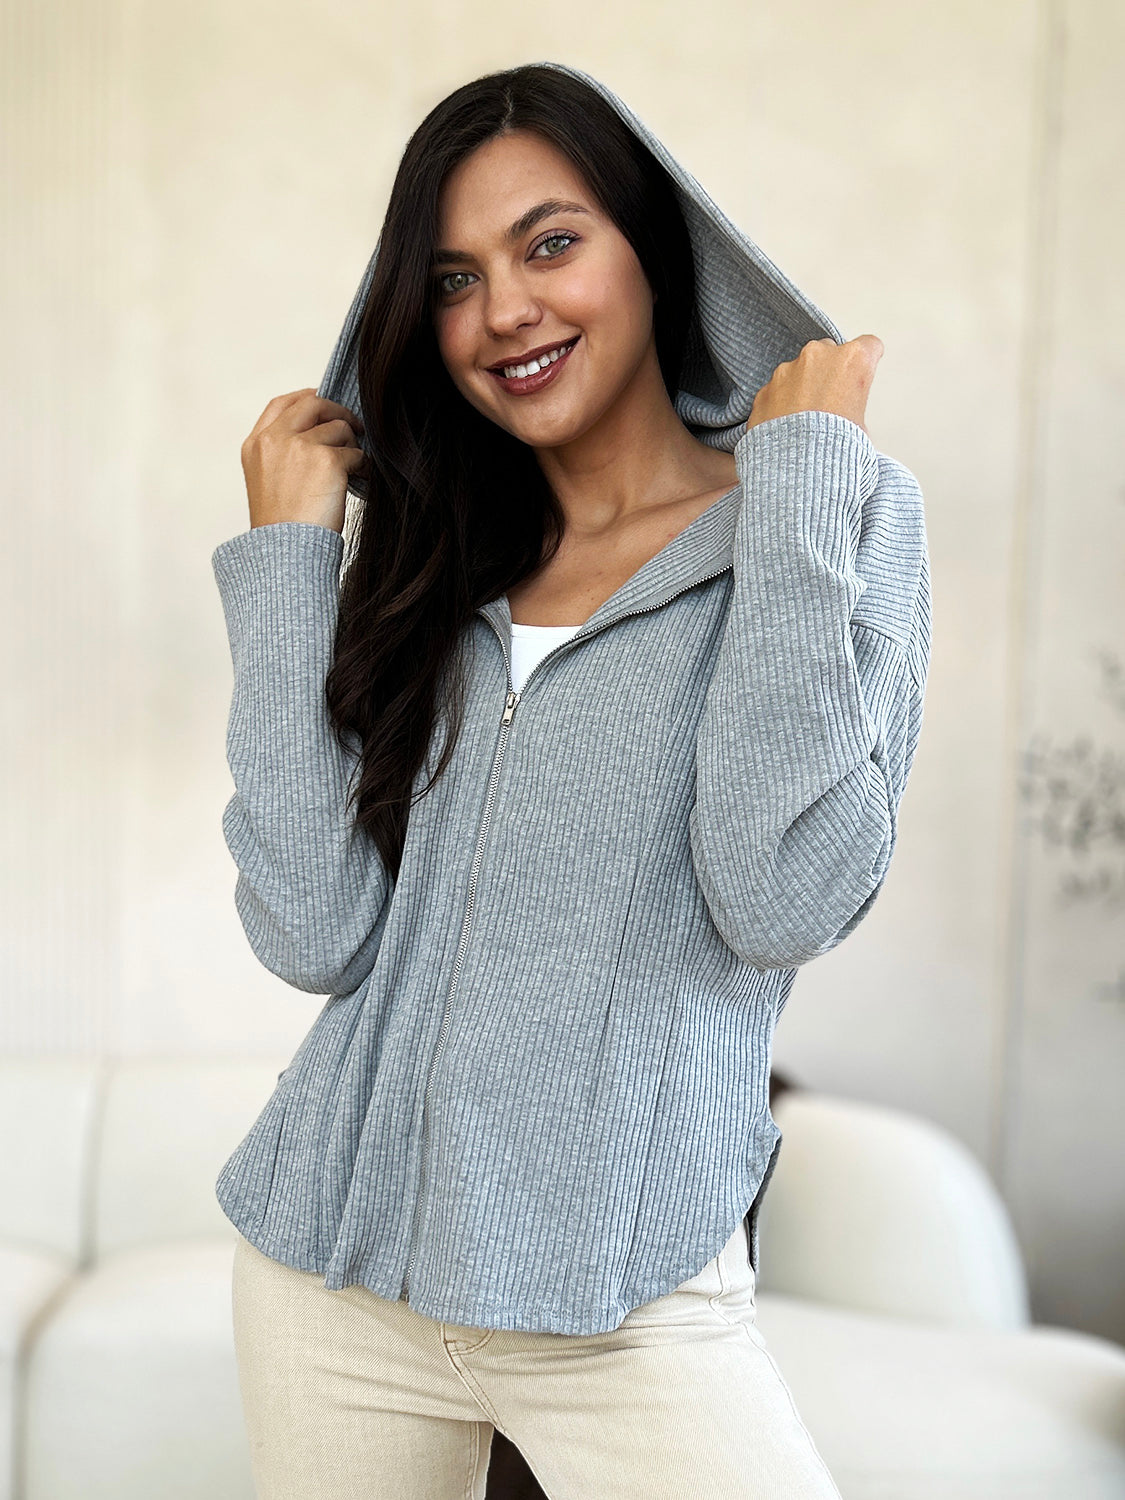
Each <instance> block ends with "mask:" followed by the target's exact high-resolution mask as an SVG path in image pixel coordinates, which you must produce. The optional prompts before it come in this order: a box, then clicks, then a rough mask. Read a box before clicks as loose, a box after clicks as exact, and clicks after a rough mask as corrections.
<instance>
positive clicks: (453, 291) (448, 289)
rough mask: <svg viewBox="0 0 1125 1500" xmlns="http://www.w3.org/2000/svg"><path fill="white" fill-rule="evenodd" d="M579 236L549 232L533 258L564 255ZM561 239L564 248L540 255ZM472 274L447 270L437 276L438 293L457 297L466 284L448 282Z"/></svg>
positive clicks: (550, 258)
mask: <svg viewBox="0 0 1125 1500" xmlns="http://www.w3.org/2000/svg"><path fill="white" fill-rule="evenodd" d="M577 238H578V236H577V235H576V234H567V233H566V232H565V231H562V232H560V233H558V234H548V235H546V236H545V238H543V239H541V240H540V241H539V243H538V245H536V247H535V249H534V250H533V251H532V257H533V259H538V260H554V259H555V258H556V257H557V256H559V255H562V253H563V251H565V250H568V249H569V248H570V246H571V245H572V244H573V243H574V242H575V240H576V239H577ZM560 241H565V244H563V248H562V250H553V251H551V252H550V254H548V255H540V254H539V253H538V252H539V251H540V250H542V248H543V246H544V245H551V244H558V243H559V242H560ZM471 275H472V272H471V271H446V272H445V274H444V275H442V276H439V277H438V278H437V281H436V283H435V284H436V287H437V290H438V293H439V294H440V295H443V296H446V297H455V296H456V295H457V293H458V292H463V291H464V290H465V288H464V286H447V285H446V282H449V281H453V280H454V279H455V278H456V277H458V276H471Z"/></svg>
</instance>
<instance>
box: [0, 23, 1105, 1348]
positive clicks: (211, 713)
mask: <svg viewBox="0 0 1125 1500" xmlns="http://www.w3.org/2000/svg"><path fill="white" fill-rule="evenodd" d="M688 14H690V24H685V16H686V15H688ZM4 40H5V45H4V47H3V52H2V60H0V68H3V70H4V72H3V75H2V76H0V99H2V101H3V102H2V104H0V109H2V110H3V116H2V118H0V152H2V153H3V156H2V163H0V165H2V173H0V192H2V193H3V203H2V209H3V212H2V215H0V222H2V223H3V225H4V226H5V227H4V232H3V239H2V241H0V254H2V256H3V265H2V266H0V270H2V272H3V274H2V275H0V296H2V297H3V299H4V305H3V327H4V329H5V340H4V344H5V364H4V387H3V393H2V394H3V399H2V401H0V422H3V424H4V426H3V453H4V471H5V481H6V482H5V486H4V518H3V519H4V534H5V538H6V541H7V543H8V546H7V547H6V548H4V549H3V557H4V570H5V571H4V578H3V587H2V590H0V597H2V607H3V611H4V613H3V616H2V619H0V624H2V625H3V629H2V631H0V639H2V640H3V643H4V649H5V650H6V651H7V653H8V661H7V663H6V673H5V687H4V693H3V704H4V715H5V718H4V734H3V743H4V749H5V752H6V757H7V774H6V785H7V787H8V789H9V795H8V797H7V799H6V805H5V808H4V810H3V816H2V819H0V826H2V829H3V834H2V837H3V840H4V844H3V866H2V870H3V876H2V878H3V882H4V884H3V893H2V894H3V902H2V913H0V932H2V944H3V947H2V954H3V965H4V968H3V979H2V995H3V1000H2V1012H0V1021H2V1025H3V1035H2V1036H0V1047H2V1048H3V1049H4V1050H7V1051H10V1052H22V1051H34V1052H61V1051H76V1052H82V1051H88V1050H100V1051H108V1052H114V1053H119V1052H120V1053H129V1054H136V1053H152V1052H161V1053H164V1052H173V1053H175V1052H192V1053H225V1052H241V1053H251V1052H263V1053H267V1054H269V1055H271V1056H272V1055H276V1054H278V1053H286V1055H287V1053H288V1050H291V1049H292V1048H293V1047H295V1045H296V1043H297V1041H298V1040H299V1039H300V1038H301V1037H302V1036H303V1035H304V1034H305V1031H306V1030H307V1028H308V1026H309V1025H310V1024H311V1021H312V1019H313V1017H314V1015H315V1014H316V1011H317V1009H318V1007H319V1005H320V1003H321V1002H320V1001H319V1000H318V999H317V998H316V997H313V996H306V995H302V994H300V993H298V992H297V991H294V990H291V989H289V988H288V987H286V986H285V985H284V984H282V982H281V981H280V980H277V979H274V978H273V977H272V976H271V975H269V974H268V973H266V972H265V971H264V970H263V969H262V968H261V967H260V966H259V965H258V964H257V962H256V960H255V959H254V957H253V955H252V954H251V953H250V951H249V948H248V946H247V944H246V942H245V939H244V937H243V935H242V931H241V928H240V927H239V926H238V922H237V917H236V915H235V912H234V907H233V899H232V895H233V884H234V868H233V865H232V863H231V861H230V858H229V856H228V854H227V851H226V848H225V845H224V844H223V842H222V837H221V831H220V826H219V819H220V815H221V812H222V808H223V805H224V803H225V801H226V799H227V797H228V796H229V794H230V789H231V787H230V780H229V773H228V772H227V768H226V762H225V758H224V730H225V723H226V714H227V709H228V704H229V693H230V660H229V654H228V649H227V643H226V637H225V633H224V629H223V622H222V617H221V610H220V605H219V599H218V594H217V592H216V590H215V587H214V582H213V579H212V576H211V570H210V553H211V550H212V549H213V548H214V546H216V545H217V543H218V542H220V541H222V540H224V539H226V538H227V537H229V536H232V535H234V534H235V533H236V532H239V531H241V530H243V529H245V527H246V525H247V516H246V500H245V494H244V491H243V488H242V476H241V471H240V465H239V446H240V444H241V442H242V439H243V438H244V437H245V435H246V433H247V432H248V431H249V429H250V427H251V426H252V424H253V422H254V421H255V420H256V418H257V416H258V414H259V412H260V411H261V408H262V407H263V406H264V405H265V403H266V401H267V400H268V399H269V398H270V397H271V396H272V395H274V394H277V393H278V392H281V391H287V390H293V389H296V388H298V387H301V386H307V385H316V384H317V382H318V381H319V379H320V376H321V374H322V371H323V368H324V364H325V361H326V359H327V356H328V352H329V349H330V347H331V343H332V341H333V338H334V336H335V333H336V330H337V328H338V326H339V324H340V321H341V319H342V317H343V314H344V312H345V310H346V307H347V304H348V302H349V300H350V297H351V294H352V291H353V289H354V286H355V284H356V282H357V280H358V278H359V274H360V272H361V271H362V268H363V266H364V264H365V262H366V260H367V257H368V255H369V253H370V250H371V248H372V246H373V244H374V240H375V236H376V234H377V232H378V227H379V224H380V222H381V216H382V209H383V206H384V204H385V201H386V195H387V192H388V190H389V186H390V180H391V176H392V174H393V171H394V168H395V165H396V163H397V160H398V156H399V154H400V152H401V149H402V146H403V144H404V143H405V139H406V136H407V134H408V133H409V131H410V130H411V129H412V128H413V126H414V125H415V124H416V123H417V122H418V120H419V119H420V118H421V115H422V114H423V113H424V112H425V110H426V109H427V108H428V107H429V106H430V105H431V104H433V103H434V102H435V101H436V100H437V99H438V98H440V97H441V96H442V95H443V94H444V93H446V92H448V91H449V90H450V89H451V88H453V87H455V86H456V85H457V84H459V83H461V82H463V81H465V80H466V79H468V78H470V77H473V76H476V75H477V74H479V73H482V72H485V71H487V70H489V69H491V68H494V67H500V66H506V65H510V64H512V63H515V62H526V61H535V60H539V59H542V58H556V59H558V60H561V61H568V62H572V63H575V64H577V65H578V66H580V67H584V68H587V69H588V70H590V71H591V72H593V73H595V74H597V75H598V76H600V77H602V78H604V79H605V81H606V82H607V83H609V84H610V85H611V87H613V88H615V89H616V90H617V91H618V92H619V93H620V94H622V96H623V97H624V98H625V99H626V100H627V101H628V102H629V103H630V104H632V105H633V107H634V108H635V109H637V111H638V112H639V113H640V114H641V115H642V117H643V118H645V119H646V120H647V121H648V122H649V123H650V124H651V125H652V126H653V128H654V129H655V130H656V131H657V133H658V134H660V135H661V136H662V137H663V138H664V139H665V141H666V142H667V143H668V145H669V147H670V148H671V149H672V151H673V152H675V153H676V154H677V155H678V156H679V157H680V158H681V160H683V161H684V162H685V164H686V165H688V166H689V167H690V168H691V169H692V170H693V171H694V172H695V173H696V175H697V176H699V177H700V179H701V180H702V181H703V183H704V185H705V186H706V187H707V188H708V190H709V191H710V192H711V193H712V195H713V196H714V197H715V198H716V199H717V201H718V202H719V203H720V204H722V205H723V207H724V208H725V209H726V210H727V212H728V213H730V214H731V216H732V217H733V218H735V219H736V220H737V221H738V222H739V223H741V224H742V225H743V226H744V227H745V228H746V229H747V231H748V232H749V233H750V234H751V235H752V236H753V237H754V238H755V239H756V240H757V241H758V242H759V243H760V244H761V245H762V247H763V249H764V250H765V251H766V253H767V254H768V255H769V256H770V257H771V258H772V259H773V260H775V261H776V262H777V263H778V264H779V265H780V266H781V267H782V268H783V269H784V270H785V271H786V272H787V273H788V274H789V275H791V276H792V277H793V279H794V280H795V281H796V282H797V283H798V284H799V285H800V286H801V287H802V288H804V289H805V290H806V291H807V292H808V294H809V295H810V296H811V297H812V298H813V300H814V301H815V302H817V303H818V304H819V305H820V306H821V307H822V308H823V309H824V310H825V311H826V312H827V313H828V314H829V316H830V317H831V318H832V319H833V320H834V321H835V322H836V323H837V324H838V326H839V327H840V328H841V329H842V330H843V331H844V333H845V335H846V336H848V337H851V336H853V335H855V334H857V333H861V332H866V331H871V332H875V333H877V334H879V336H880V337H881V338H882V339H883V341H884V343H885V345H886V355H885V357H884V359H883V361H882V362H881V364H880V367H879V371H878V376H877V380H876V383H875V386H874V389H873V392H872V395H871V399H870V402H869V406H868V426H869V428H870V430H871V432H872V436H873V437H874V439H875V441H876V445H877V446H878V447H880V448H881V449H882V450H883V451H885V452H888V453H891V454H893V455H895V456H896V457H899V458H901V459H902V460H903V461H904V462H905V463H907V464H909V465H910V467H911V468H912V469H913V470H914V472H915V473H916V474H917V475H918V476H919V478H920V480H921V481H922V484H923V488H924V490H925V492H926V497H927V513H928V524H929V534H930V544H931V554H932V561H933V578H934V651H933V662H932V669H931V677H930V687H929V692H928V697H927V707H926V718H925V724H924V728H923V734H922V741H921V747H920V749H919V752H918V756H917V760H916V763H915V768H914V773H913V777H912V780H911V784H910V787H909V789H908V792H907V796H906V799H905V802H904V804H903V809H902V815H901V820H900V844H899V849H898V852H897V854H896V859H895V863H894V866H893V868H892V872H891V875H890V877H889V879H888V882H887V885H886V888H885V890H884V893H883V895H882V896H881V898H880V900H879V902H878V903H877V905H876V907H875V909H874V910H873V912H872V914H871V916H870V917H869V918H868V919H867V921H866V922H865V923H864V925H863V926H862V927H861V929H859V931H857V933H856V935H855V936H854V937H853V938H852V939H851V940H850V941H849V942H848V943H846V944H844V945H842V946H841V947H840V948H839V949H837V950H835V951H834V952H833V953H832V954H829V955H828V956H826V957H825V958H824V959H822V960H820V961H819V962H817V963H815V964H813V965H810V966H809V967H808V968H806V969H805V970H804V971H803V972H802V974H801V975H800V976H799V979H798V982H797V987H796V989H795V991H794V994H793V998H792V999H791V1001H790V1003H789V1005H788V1006H787V1008H786V1012H785V1015H784V1018H783V1020H782V1024H781V1027H780V1029H779V1032H778V1038H777V1046H776V1054H775V1061H776V1063H777V1065H778V1066H779V1067H780V1068H783V1069H784V1070H785V1071H786V1072H788V1073H790V1074H791V1075H793V1076H794V1077H795V1078H796V1079H797V1080H798V1081H799V1082H802V1083H805V1084H808V1085H810V1086H813V1087H818V1088H824V1089H830V1090H834V1091H838V1092H840V1093H843V1094H848V1095H852V1096H855V1097H862V1098H870V1099H875V1100H880V1101H886V1102H888V1103H891V1104H894V1105H898V1106H903V1107H905V1108H908V1109H913V1110H917V1111H918V1112H920V1113H921V1114H923V1115H926V1116H928V1117H930V1118H932V1119H934V1120H936V1121H938V1122H939V1123H941V1124H943V1125H945V1126H946V1127H948V1128H949V1129H951V1130H953V1131H954V1132H955V1133H956V1134H957V1135H958V1136H959V1137H960V1138H961V1139H962V1140H964V1141H965V1142H966V1143H967V1144H968V1145H969V1146H970V1147H971V1148H972V1149H973V1150H974V1151H975V1152H976V1153H977V1154H978V1155H979V1156H980V1158H981V1159H982V1160H983V1161H984V1163H985V1165H986V1166H987V1167H988V1168H989V1170H990V1171H991V1173H992V1174H993V1176H994V1178H995V1180H996V1181H997V1182H998V1184H999V1186H1000V1188H1001V1190H1002V1192H1003V1193H1004V1195H1005V1198H1006V1200H1007V1202H1008V1204H1009V1206H1010V1208H1011V1210H1012V1212H1013V1215H1014V1217H1015V1221H1016V1226H1017V1230H1018V1232H1019V1234H1020V1238H1021V1241H1022V1244H1023V1247H1024V1250H1025V1253H1026V1255H1027V1258H1028V1264H1029V1271H1030V1274H1031V1282H1032V1295H1033V1310H1034V1314H1035V1316H1036V1317H1037V1318H1038V1319H1039V1320H1043V1321H1050V1322H1058V1323H1063V1324H1068V1325H1071V1326H1074V1327H1078V1328H1085V1329H1089V1330H1091V1331H1094V1332H1099V1333H1103V1334H1107V1335H1109V1336H1111V1337H1116V1338H1118V1339H1125V1279H1123V1277H1122V1274H1121V1253H1120V1247H1121V1245H1122V1244H1123V1243H1125V1182H1123V1180H1122V1172H1121V1167H1120V1161H1121V1157H1122V1154H1123V1153H1122V1134H1123V1133H1122V1114H1123V1109H1122V1103H1121V1101H1122V1099H1123V1098H1125V1091H1123V1090H1122V1088H1121V1079H1122V1077H1123V1075H1125V1068H1123V1063H1125V901H1123V899H1122V884H1123V882H1125V868H1123V866H1125V851H1123V848H1122V841H1121V832H1120V827H1119V828H1118V831H1117V834H1116V839H1117V842H1116V843H1114V842H1113V838H1112V836H1111V833H1110V832H1107V831H1105V830H1106V829H1108V828H1109V826H1110V823H1111V820H1112V818H1113V816H1114V814H1115V812H1116V815H1117V816H1118V818H1120V817H1121V809H1122V799H1123V795H1125V794H1123V790H1122V769H1121V767H1122V754H1123V749H1125V743H1123V742H1125V675H1123V674H1125V648H1123V644H1122V626H1123V621H1125V607H1123V598H1125V596H1123V591H1122V586H1121V585H1122V557H1123V546H1122V544H1123V540H1125V476H1123V473H1122V464H1121V456H1122V455H1121V431H1122V423H1121V418H1120V414H1119V413H1120V406H1121V402H1122V398H1123V396H1125V356H1123V354H1122V341H1121V335H1120V329H1121V327H1122V325H1123V322H1125V296H1123V293H1122V290H1121V282H1120V266H1121V264H1122V230H1123V227H1125V214H1123V212H1122V203H1121V197H1120V178H1121V169H1120V163H1121V160H1122V157H1123V145H1125V141H1123V135H1125V116H1123V112H1122V106H1121V103H1120V95H1121V89H1120V81H1121V76H1122V66H1121V65H1122V56H1123V51H1125V46H1123V44H1125V12H1123V11H1122V8H1121V7H1120V6H1119V5H1117V4H1115V3H1112V0H1041V3H1032V0H990V3H989V4H988V5H981V4H979V3H974V4H965V3H962V0H953V3H948V4H945V5H943V6H929V5H921V4H915V5H910V4H907V5H903V4H902V3H901V0H893V3H892V0H866V3H856V4H851V5H840V4H836V3H829V0H813V3H811V4H806V5H803V6H800V7H792V6H783V5H779V4H771V5H768V6H767V5H761V4H756V5H748V4H745V3H740V0H726V3H721V0H697V3H694V4H693V5H692V6H691V7H690V8H688V9H687V10H685V8H684V7H682V6H680V5H677V6H671V5H660V4H651V3H650V4H648V5H645V6H643V7H642V6H636V7H630V6H627V5H622V6H619V7H617V8H616V9H615V10H614V11H613V12H611V13H609V14H608V15H607V8H606V7H605V6H604V5H601V4H597V5H592V4H589V3H587V0H573V3H571V4H570V5H568V6H565V7H551V8H546V9H544V10H542V11H537V10H535V9H529V8H528V7H526V6H522V5H514V4H512V5H509V4H501V3H496V0H493V3H492V4H491V5H489V6H487V7H481V6H475V7H465V8H464V10H463V11H459V10H458V9H456V8H454V7H447V6H442V5H439V4H435V3H420V4H418V5H416V6H415V7H414V8H413V9H412V10H411V11H408V12H406V13H404V12H403V10H402V8H400V7H397V6H390V5H386V6H380V5H360V4H354V3H351V4H337V5H331V4H329V5H326V6H316V7H314V6H312V5H299V4H297V3H294V0H269V3H268V4H265V3H253V4H241V5H239V4H234V5H232V4H230V3H229V0H200V3H199V4H197V5H195V6H191V7H187V8H185V7H183V6H179V5H177V6H172V5H160V4H157V3H156V0H41V3H40V4H38V5H37V6H36V7H35V8H34V10H32V8H31V7H29V6H23V7H21V9H20V11H19V12H18V13H17V11H16V10H15V9H14V8H13V9H11V10H10V11H8V12H7V19H6V35H5V39H4ZM720 42H721V44H720ZM1099 653H1101V654H1100V655H1099ZM1082 736H1087V737H1088V739H1089V743H1090V746H1091V752H1090V755H1089V756H1088V758H1087V762H1083V760H1082V759H1081V754H1080V753H1079V754H1078V755H1072V756H1070V757H1069V758H1067V757H1066V756H1065V754H1064V752H1065V751H1066V750H1067V749H1068V747H1071V746H1073V745H1074V744H1075V743H1076V742H1078V741H1079V740H1080V738H1081V737H1082ZM1036 737H1043V740H1044V745H1045V748H1046V750H1047V751H1048V752H1049V759H1048V769H1049V770H1050V773H1051V775H1050V785H1051V786H1053V787H1054V788H1055V789H1056V791H1057V792H1058V793H1059V796H1060V801H1059V813H1060V817H1061V827H1062V831H1063V834H1064V839H1063V842H1062V843H1060V844H1057V845H1056V844H1052V843H1051V842H1050V841H1049V840H1048V838H1047V837H1046V835H1045V834H1044V833H1043V832H1041V831H1039V830H1037V829H1036V828H1035V827H1034V826H1031V822H1030V814H1031V813H1032V812H1034V811H1035V808H1036V805H1037V804H1036V802H1035V801H1034V798H1031V799H1028V800H1023V801H1021V798H1020V787H1021V774H1020V771H1021V764H1022V761H1021V757H1022V755H1023V753H1024V752H1025V751H1026V750H1027V749H1028V748H1029V747H1030V746H1031V744H1032V741H1033V739H1034V738H1036ZM1080 748H1081V747H1079V750H1080ZM1050 757H1054V758H1053V759H1051V758H1050ZM1099 757H1101V760H1100V766H1101V774H1100V779H1099V777H1098V776H1097V775H1096V774H1094V771H1095V770H1096V766H1095V767H1093V768H1092V766H1091V764H1090V763H1092V762H1098V760H1099ZM1111 757H1116V759H1111ZM1046 784H1047V782H1046V780H1045V779H1044V777H1043V775H1039V776H1038V777H1036V778H1033V785H1032V786H1031V790H1032V792H1033V793H1034V794H1035V795H1037V794H1038V791H1039V790H1040V789H1041V788H1042V787H1043V786H1045V785H1046ZM1083 817H1085V819H1086V822H1085V824H1084V823H1083V821H1082V820H1083ZM1099 818H1100V819H1101V820H1102V822H1101V824H1099V823H1098V819H1099ZM1091 819H1092V823H1091ZM1087 824H1089V825H1090V826H1093V828H1094V841H1093V843H1092V845H1091V847H1090V849H1089V851H1087V852H1086V853H1083V852H1082V851H1081V849H1080V848H1078V847H1074V848H1070V847H1068V844H1067V842H1066V840H1067V839H1069V840H1070V841H1071V843H1072V844H1073V843H1074V841H1075V840H1076V839H1077V838H1078V837H1079V836H1080V834H1081V831H1082V828H1083V826H1086V825H1087ZM1025 825H1027V826H1025ZM1099 828H1101V829H1102V830H1103V831H1102V832H1099V831H1098V830H1099ZM1099 881H1100V885H1099ZM1083 882H1085V885H1086V886H1087V887H1090V888H1091V889H1088V890H1087V891H1086V893H1085V894H1082V888H1083ZM1075 892H1077V894H1075Z"/></svg>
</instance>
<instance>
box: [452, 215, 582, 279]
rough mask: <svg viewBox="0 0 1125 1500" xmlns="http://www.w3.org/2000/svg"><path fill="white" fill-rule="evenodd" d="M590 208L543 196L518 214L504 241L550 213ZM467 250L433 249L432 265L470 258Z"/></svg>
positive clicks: (513, 238) (518, 235) (511, 240)
mask: <svg viewBox="0 0 1125 1500" xmlns="http://www.w3.org/2000/svg"><path fill="white" fill-rule="evenodd" d="M589 212H590V210H589V209H588V208H583V207H582V205H581V203H570V202H568V201H567V200H566V199H565V198H545V199H544V200H543V202H542V203H536V204H535V205H534V207H532V208H529V209H528V210H527V212H526V213H522V214H520V216H519V218H518V219H517V220H516V222H515V223H514V224H513V225H512V226H511V228H510V229H509V230H508V231H507V233H506V234H505V235H504V242H505V244H508V245H514V244H515V243H516V241H517V240H521V239H523V237H524V235H525V234H526V233H527V232H528V230H529V229H534V228H535V226H536V224H538V223H539V220H540V219H546V218H549V217H550V215H551V214H588V213H589ZM472 258H473V257H472V256H471V255H470V254H469V252H468V251H467V250H435V251H434V265H435V266H444V265H446V264H448V262H449V261H452V260H472Z"/></svg>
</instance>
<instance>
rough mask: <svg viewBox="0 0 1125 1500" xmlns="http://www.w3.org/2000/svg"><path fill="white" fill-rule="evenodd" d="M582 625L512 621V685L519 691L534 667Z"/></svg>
mask: <svg viewBox="0 0 1125 1500" xmlns="http://www.w3.org/2000/svg"><path fill="white" fill-rule="evenodd" d="M581 629H582V626H581V625H517V624H516V622H515V620H513V621H512V687H513V688H514V689H515V691H516V692H517V693H518V692H520V691H521V689H522V688H523V685H524V683H525V682H526V681H527V679H528V677H529V676H530V675H531V671H532V669H533V668H534V667H536V666H538V664H539V662H540V661H541V660H542V659H543V657H544V656H546V654H547V652H548V651H553V650H554V649H555V647H556V646H561V645H562V643H563V641H569V640H570V638H571V636H572V635H573V634H574V633H575V631H576V630H581Z"/></svg>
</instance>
